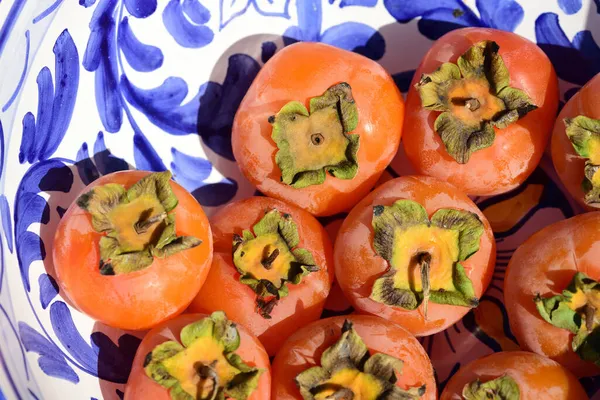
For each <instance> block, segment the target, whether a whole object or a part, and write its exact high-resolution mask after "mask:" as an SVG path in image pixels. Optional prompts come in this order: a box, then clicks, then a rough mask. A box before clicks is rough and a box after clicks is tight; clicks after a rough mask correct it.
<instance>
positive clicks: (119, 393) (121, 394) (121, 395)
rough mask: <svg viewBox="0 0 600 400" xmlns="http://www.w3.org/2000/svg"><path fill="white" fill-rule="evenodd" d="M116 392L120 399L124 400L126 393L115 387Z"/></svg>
mask: <svg viewBox="0 0 600 400" xmlns="http://www.w3.org/2000/svg"><path fill="white" fill-rule="evenodd" d="M115 393H116V394H117V396H118V397H119V399H120V400H123V398H124V397H125V393H123V392H122V391H120V390H119V389H115Z"/></svg>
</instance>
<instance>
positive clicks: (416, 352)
mask: <svg viewBox="0 0 600 400" xmlns="http://www.w3.org/2000/svg"><path fill="white" fill-rule="evenodd" d="M346 319H347V320H349V321H350V322H352V324H353V326H354V329H356V332H357V333H358V334H359V335H360V337H361V338H362V339H363V341H364V342H365V344H366V345H367V347H368V348H369V352H370V354H371V355H373V354H375V353H385V354H388V355H390V356H393V357H397V358H399V359H401V360H402V361H404V366H403V368H402V374H401V375H399V376H398V375H397V378H398V381H397V382H396V385H397V386H400V387H402V388H404V389H408V388H410V387H414V386H421V385H426V391H425V394H424V395H423V396H422V397H421V400H434V399H436V394H437V388H436V385H435V377H434V374H433V367H432V366H431V361H430V360H429V356H427V353H426V352H425V349H423V346H421V344H420V343H419V342H418V340H417V339H415V338H414V336H412V335H411V334H410V333H409V332H408V331H407V330H405V329H403V328H402V327H400V326H399V325H397V324H394V323H392V322H389V321H386V320H384V319H382V318H379V317H375V316H369V315H347V316H342V317H332V318H326V319H322V320H319V321H316V322H313V323H312V324H310V325H307V326H304V327H302V328H300V329H299V330H298V331H297V332H296V333H294V334H293V335H292V336H290V337H289V339H288V340H287V341H286V342H285V344H284V345H283V347H282V348H281V350H280V351H279V353H277V356H276V357H275V360H274V361H273V386H272V391H271V397H272V398H273V399H277V400H292V399H297V400H302V396H301V395H300V392H299V390H298V388H297V386H296V383H295V381H294V379H295V377H296V376H297V375H298V374H299V373H300V372H302V371H304V370H306V369H308V368H310V367H314V366H320V365H321V354H322V353H323V351H325V349H327V348H328V347H330V346H331V345H333V344H334V343H335V342H336V341H337V340H338V339H339V338H340V336H341V329H342V325H343V324H344V320H346Z"/></svg>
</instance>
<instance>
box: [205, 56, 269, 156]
mask: <svg viewBox="0 0 600 400" xmlns="http://www.w3.org/2000/svg"><path fill="white" fill-rule="evenodd" d="M259 70H260V65H259V64H258V62H256V60H255V59H254V58H252V57H250V56H248V55H246V54H234V55H232V56H230V57H229V64H228V66H227V74H226V76H225V80H224V81H223V84H219V83H216V82H207V83H205V84H203V85H202V86H201V87H200V93H199V98H200V100H199V101H200V108H199V110H197V113H198V114H197V118H198V121H197V124H198V125H197V129H198V133H199V134H200V136H201V137H202V140H203V141H204V143H205V144H206V145H207V146H208V147H209V148H210V149H211V150H212V151H214V152H215V153H217V154H218V155H220V156H222V157H225V158H227V159H229V160H232V161H233V159H234V158H233V151H232V149H231V127H232V125H233V118H234V116H235V113H236V111H237V109H238V107H239V105H240V103H241V102H242V99H243V98H244V96H245V94H246V92H247V91H248V89H249V88H250V85H251V84H252V81H253V80H254V78H255V77H256V75H257V74H258V71H259Z"/></svg>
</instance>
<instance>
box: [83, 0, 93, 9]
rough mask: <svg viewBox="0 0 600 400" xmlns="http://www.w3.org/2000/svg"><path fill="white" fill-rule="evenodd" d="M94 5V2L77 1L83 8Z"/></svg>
mask: <svg viewBox="0 0 600 400" xmlns="http://www.w3.org/2000/svg"><path fill="white" fill-rule="evenodd" d="M94 4H96V0H79V5H80V6H84V7H85V8H88V7H91V6H93V5H94Z"/></svg>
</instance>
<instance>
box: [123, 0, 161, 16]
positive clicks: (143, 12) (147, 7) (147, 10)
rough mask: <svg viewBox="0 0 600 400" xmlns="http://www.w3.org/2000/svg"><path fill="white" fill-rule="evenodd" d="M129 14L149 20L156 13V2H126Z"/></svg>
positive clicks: (133, 0)
mask: <svg viewBox="0 0 600 400" xmlns="http://www.w3.org/2000/svg"><path fill="white" fill-rule="evenodd" d="M124 2H125V7H126V8H127V11H128V12H129V14H131V15H133V16H134V17H136V18H147V17H149V16H151V15H152V14H154V11H156V6H157V4H156V0H124Z"/></svg>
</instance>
